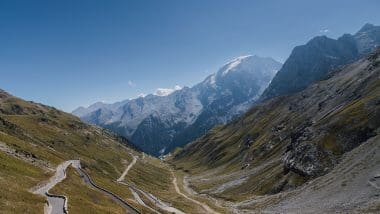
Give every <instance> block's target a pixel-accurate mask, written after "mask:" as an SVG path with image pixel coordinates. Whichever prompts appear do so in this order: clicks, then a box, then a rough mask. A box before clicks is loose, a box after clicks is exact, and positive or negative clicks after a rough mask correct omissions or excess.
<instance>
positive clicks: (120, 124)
mask: <svg viewBox="0 0 380 214" xmlns="http://www.w3.org/2000/svg"><path fill="white" fill-rule="evenodd" d="M379 45H380V27H379V26H374V25H372V24H366V25H364V26H363V27H362V28H361V29H360V30H359V31H358V32H357V33H356V34H354V35H350V34H344V35H343V36H341V37H339V38H338V39H331V38H328V37H326V36H317V37H315V38H313V39H311V40H310V41H309V42H307V43H306V44H305V45H301V46H297V47H295V48H294V49H293V51H292V53H291V54H290V56H289V58H288V59H287V60H286V61H285V63H284V65H283V66H282V65H281V64H280V63H279V62H276V61H275V60H273V59H271V58H262V57H258V56H242V57H238V58H236V59H234V60H232V61H231V62H229V63H227V64H225V65H224V66H223V67H222V68H220V70H219V71H218V72H216V73H215V74H212V75H210V76H208V77H207V78H206V79H205V80H204V81H203V82H201V83H199V84H196V85H195V86H193V87H191V88H188V87H185V88H183V89H181V90H177V91H174V92H173V93H171V94H169V95H167V96H157V95H148V96H146V97H140V98H137V99H133V100H125V101H122V102H117V103H114V104H105V103H95V104H93V105H91V106H89V107H88V108H83V107H80V108H78V109H76V110H74V111H73V112H72V113H73V114H74V115H77V116H79V117H80V118H81V119H82V120H84V121H86V122H89V123H92V124H96V125H100V126H102V127H104V128H108V129H110V130H112V131H114V132H116V133H118V134H120V135H122V136H125V137H127V138H128V139H130V140H131V142H132V143H133V144H134V145H136V146H137V147H139V148H140V149H141V150H143V151H145V152H147V153H149V154H153V155H156V156H159V155H162V154H166V153H168V152H170V151H172V150H173V149H175V148H176V147H182V146H184V145H186V144H187V143H189V142H191V141H193V140H195V139H196V138H198V137H200V136H202V135H203V134H204V133H206V132H207V131H208V130H209V129H210V128H212V127H214V126H215V125H218V124H225V123H227V122H229V121H232V120H233V119H234V118H237V117H238V116H240V115H241V114H242V113H244V112H246V111H247V110H248V109H249V108H250V107H252V106H253V105H254V104H255V103H259V102H262V101H265V100H268V99H270V98H273V97H277V96H284V95H291V94H293V93H296V92H299V91H301V90H303V89H305V88H306V87H307V86H309V85H310V84H312V83H314V82H316V81H320V80H323V79H325V78H327V77H328V76H329V71H331V70H334V69H338V68H339V67H340V66H343V65H345V64H347V63H350V62H353V61H355V60H357V59H359V58H361V57H363V56H365V55H366V54H368V53H370V52H372V51H373V50H375V49H376V48H377V47H378V46H379ZM278 70H279V71H278ZM277 71H278V72H277ZM272 78H273V79H272Z"/></svg>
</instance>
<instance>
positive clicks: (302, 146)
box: [283, 142, 331, 177]
mask: <svg viewBox="0 0 380 214" xmlns="http://www.w3.org/2000/svg"><path fill="white" fill-rule="evenodd" d="M326 157H328V154H326V152H325V151H324V150H323V149H322V148H321V147H319V146H317V145H315V144H312V143H307V142H306V143H302V142H299V143H297V144H295V145H294V144H291V145H290V146H289V147H288V151H286V152H285V154H284V157H283V163H284V169H285V172H289V171H293V172H295V173H297V174H300V175H302V176H307V177H315V176H317V175H321V174H324V173H325V172H326V171H327V170H328V168H327V167H326V166H325V165H324V164H323V163H325V162H331V161H326V160H323V159H326Z"/></svg>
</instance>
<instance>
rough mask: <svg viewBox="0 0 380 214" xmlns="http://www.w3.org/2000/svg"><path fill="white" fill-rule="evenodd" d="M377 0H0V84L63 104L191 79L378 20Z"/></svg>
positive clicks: (29, 96) (277, 56)
mask: <svg viewBox="0 0 380 214" xmlns="http://www.w3.org/2000/svg"><path fill="white" fill-rule="evenodd" d="M379 9H380V1H378V0H361V1H350V0H346V1H334V0H329V1H327V0H319V1H313V2H312V1H305V0H293V1H281V0H278V1H269V0H266V1H264V0H263V1H255V0H229V1H227V0H192V1H185V0H134V1H132V0H112V1H108V0H64V1H62V0H61V1H55V0H46V1H39V0H34V1H30V0H24V1H20V0H2V1H0V75H1V76H0V88H2V89H4V90H7V91H8V92H10V93H12V94H14V95H16V96H19V97H22V98H24V99H27V100H33V101H36V102H42V103H44V104H48V105H52V106H55V107H57V108H59V109H63V110H65V111H71V110H73V109H74V108H76V107H78V106H81V105H83V106H86V105H89V104H91V103H94V102H96V101H106V102H114V101H119V100H123V99H126V98H134V97H137V96H138V95H139V94H141V93H145V94H148V93H152V92H154V91H155V90H156V89H157V88H170V87H174V86H175V85H180V86H184V85H186V86H192V85H194V84H195V83H197V82H199V81H201V80H202V79H204V78H205V77H206V76H207V75H208V74H210V73H212V72H215V71H216V70H217V68H218V67H220V66H221V65H223V64H224V63H226V62H227V61H229V60H230V59H232V58H234V57H237V56H240V55H246V54H257V55H261V56H271V57H273V58H274V59H277V60H279V61H282V62H283V61H284V60H285V59H286V58H287V56H288V55H289V54H290V52H291V50H292V48H293V47H294V46H296V45H299V44H303V43H305V42H306V41H308V40H309V39H310V38H312V37H313V36H316V35H321V34H325V35H327V36H329V37H333V38H336V37H337V36H340V35H341V34H343V33H355V32H356V31H357V30H358V29H359V28H360V27H361V26H362V25H364V24H365V23H367V22H370V23H373V24H376V25H379V24H380V13H379Z"/></svg>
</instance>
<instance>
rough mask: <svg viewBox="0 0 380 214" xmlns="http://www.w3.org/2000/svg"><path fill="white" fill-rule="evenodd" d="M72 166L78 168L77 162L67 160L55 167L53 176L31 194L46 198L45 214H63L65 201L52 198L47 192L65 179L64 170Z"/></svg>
mask: <svg viewBox="0 0 380 214" xmlns="http://www.w3.org/2000/svg"><path fill="white" fill-rule="evenodd" d="M70 165H72V166H73V167H74V168H77V169H78V168H80V162H79V160H68V161H65V162H63V163H61V164H59V165H58V166H57V169H56V171H55V174H54V175H53V177H51V178H50V179H49V181H47V182H46V183H45V184H43V185H40V186H38V187H37V188H36V189H35V190H34V191H33V193H34V194H38V195H43V196H45V197H47V200H48V203H49V204H48V207H47V208H46V209H45V211H44V212H45V213H46V214H65V212H64V210H65V199H64V198H63V197H54V196H52V195H51V194H49V190H50V189H52V188H53V187H54V186H55V185H57V184H58V183H59V182H61V181H62V180H63V179H65V178H66V169H67V167H68V166H70Z"/></svg>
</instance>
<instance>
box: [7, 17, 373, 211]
mask: <svg viewBox="0 0 380 214" xmlns="http://www.w3.org/2000/svg"><path fill="white" fill-rule="evenodd" d="M379 47H380V27H379V26H375V25H372V24H366V25H364V26H363V27H362V28H361V29H360V30H359V31H358V32H357V33H355V34H354V35H350V34H345V35H343V36H341V37H339V38H337V39H331V38H328V37H326V36H318V37H315V38H312V39H311V40H310V41H309V42H307V43H306V44H304V45H301V46H297V47H295V48H294V49H293V51H292V52H291V54H290V56H289V58H288V59H287V60H286V61H285V62H284V64H283V65H282V64H281V63H279V62H277V61H275V60H274V59H272V58H269V57H259V56H256V55H249V56H241V57H237V58H236V59H233V60H232V61H230V62H228V63H226V64H225V65H223V66H222V67H221V68H220V69H219V70H218V71H217V72H215V73H214V74H211V75H209V76H208V77H207V78H206V79H205V80H204V81H202V82H200V83H198V84H195V85H194V86H192V87H184V88H176V89H175V90H172V91H167V92H166V93H160V94H150V95H147V96H144V97H139V98H136V99H131V100H124V101H120V102H116V103H113V104H106V103H102V102H98V103H95V104H93V105H91V106H89V107H87V108H84V107H80V108H77V109H76V110H75V111H74V112H72V114H70V113H66V112H63V111H61V110H58V109H56V108H54V107H50V106H47V105H44V104H41V103H36V102H33V101H26V100H24V99H21V98H18V97H16V96H14V95H11V94H10V93H8V92H6V91H4V90H0V213H4V214H13V213H32V214H34V213H46V214H51V213H54V214H56V213H58V214H67V213H80V214H82V213H84V214H86V213H91V214H93V213H95V214H96V213H99V214H100V213H132V214H140V213H144V214H145V213H163V214H169V213H175V214H185V213H188V214H193V213H194V214H209V213H212V214H222V213H223V214H224V213H226V214H230V213H231V214H232V213H233V214H240V213H247V214H248V213H270V214H272V213H313V214H314V213H321V214H324V213H380V192H379V191H380V48H379ZM158 157H159V158H158Z"/></svg>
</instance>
